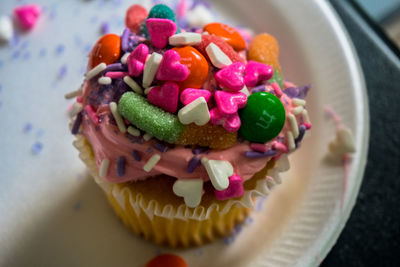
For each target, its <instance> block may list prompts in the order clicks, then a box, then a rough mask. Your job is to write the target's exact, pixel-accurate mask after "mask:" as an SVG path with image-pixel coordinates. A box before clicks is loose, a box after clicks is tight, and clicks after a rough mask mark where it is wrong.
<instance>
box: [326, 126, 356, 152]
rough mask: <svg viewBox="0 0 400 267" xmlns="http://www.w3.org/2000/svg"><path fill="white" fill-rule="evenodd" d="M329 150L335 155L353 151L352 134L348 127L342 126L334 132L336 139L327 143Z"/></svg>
mask: <svg viewBox="0 0 400 267" xmlns="http://www.w3.org/2000/svg"><path fill="white" fill-rule="evenodd" d="M329 150H330V151H331V152H332V153H333V154H336V155H343V154H346V153H353V152H355V150H356V149H355V145H354V138H353V134H352V133H351V131H350V130H349V129H346V128H342V129H340V130H339V131H338V132H337V133H336V139H335V140H333V141H332V142H330V143H329Z"/></svg>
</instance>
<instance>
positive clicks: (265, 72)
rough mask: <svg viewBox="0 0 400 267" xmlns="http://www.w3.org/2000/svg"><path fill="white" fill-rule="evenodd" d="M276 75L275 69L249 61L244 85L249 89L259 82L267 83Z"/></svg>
mask: <svg viewBox="0 0 400 267" xmlns="http://www.w3.org/2000/svg"><path fill="white" fill-rule="evenodd" d="M273 75H274V69H273V68H272V67H271V66H269V65H265V64H262V63H259V62H255V61H249V62H248V63H247V65H246V74H245V75H244V84H245V85H246V86H249V87H253V86H256V85H257V84H258V83H259V82H262V81H267V80H269V79H271V78H272V76H273Z"/></svg>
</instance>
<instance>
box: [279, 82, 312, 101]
mask: <svg viewBox="0 0 400 267" xmlns="http://www.w3.org/2000/svg"><path fill="white" fill-rule="evenodd" d="M310 88H311V85H304V86H300V87H289V88H286V89H285V90H283V92H284V93H285V94H286V95H287V96H288V97H290V98H301V99H304V98H305V97H306V96H307V93H308V91H309V90H310Z"/></svg>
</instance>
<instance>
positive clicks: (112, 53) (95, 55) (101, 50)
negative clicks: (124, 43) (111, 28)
mask: <svg viewBox="0 0 400 267" xmlns="http://www.w3.org/2000/svg"><path fill="white" fill-rule="evenodd" d="M120 54H121V39H120V37H119V36H118V35H116V34H106V35H104V36H103V37H101V38H100V39H99V40H98V41H97V42H96V44H95V45H94V46H93V48H92V50H91V51H90V54H89V63H88V68H89V69H91V68H93V67H95V66H97V65H98V64H100V63H102V62H104V63H105V64H107V65H108V64H111V63H114V62H115V61H117V60H118V59H119V56H120Z"/></svg>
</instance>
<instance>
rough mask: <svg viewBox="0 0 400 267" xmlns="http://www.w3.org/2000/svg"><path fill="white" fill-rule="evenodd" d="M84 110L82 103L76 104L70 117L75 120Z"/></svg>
mask: <svg viewBox="0 0 400 267" xmlns="http://www.w3.org/2000/svg"><path fill="white" fill-rule="evenodd" d="M82 109H83V106H82V104H81V103H78V102H75V103H74V104H73V105H72V108H71V111H70V112H69V117H70V118H73V117H75V116H76V115H77V114H78V113H79V112H81V111H82Z"/></svg>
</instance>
